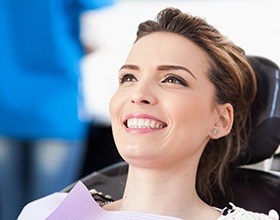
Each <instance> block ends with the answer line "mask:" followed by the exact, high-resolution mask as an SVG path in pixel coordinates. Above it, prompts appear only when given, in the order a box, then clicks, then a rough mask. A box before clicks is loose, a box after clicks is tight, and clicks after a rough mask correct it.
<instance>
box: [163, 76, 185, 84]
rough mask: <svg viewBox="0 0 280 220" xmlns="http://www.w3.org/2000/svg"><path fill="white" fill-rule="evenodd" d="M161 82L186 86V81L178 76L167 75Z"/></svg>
mask: <svg viewBox="0 0 280 220" xmlns="http://www.w3.org/2000/svg"><path fill="white" fill-rule="evenodd" d="M162 83H172V84H178V85H182V86H188V83H187V82H186V81H185V80H184V79H183V78H182V77H180V76H167V77H166V78H165V79H164V80H163V81H162Z"/></svg>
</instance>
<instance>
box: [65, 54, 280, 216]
mask: <svg viewBox="0 0 280 220" xmlns="http://www.w3.org/2000/svg"><path fill="white" fill-rule="evenodd" d="M248 58H249V60H250V63H251V65H252V66H253V68H254V70H255V72H256V76H257V81H258V92H257V97H256V100H255V102H254V104H253V106H252V109H251V112H252V133H251V135H250V137H249V146H248V147H249V148H248V149H247V150H246V151H244V152H242V154H241V155H240V157H239V158H238V160H237V161H236V165H237V166H236V168H235V169H233V170H232V171H231V174H230V175H229V176H230V181H229V183H230V188H231V189H232V194H233V199H232V198H231V199H229V198H226V197H224V196H223V195H221V194H220V193H218V192H217V193H215V190H214V189H213V192H214V195H215V196H214V204H213V205H214V206H216V207H225V206H227V204H228V202H233V203H234V204H235V205H237V206H240V207H244V208H245V209H247V210H251V211H256V212H264V213H267V212H268V211H269V210H270V209H272V208H273V209H275V210H277V211H278V213H280V172H279V175H277V174H272V173H270V172H265V171H260V170H253V169H248V168H242V167H240V166H239V165H246V164H252V163H256V162H260V161H263V160H265V159H267V158H270V157H271V156H272V155H273V154H274V153H275V151H276V149H277V148H278V146H279V145H280V91H279V90H280V81H279V68H278V66H277V65H276V64H275V63H273V62H271V61H270V60H268V59H265V58H262V57H253V56H252V57H248ZM127 170H128V165H127V164H126V163H125V162H119V163H116V164H114V165H111V166H108V167H107V168H104V169H101V170H100V171H98V172H94V173H92V174H90V175H88V176H86V177H84V178H83V179H81V181H82V182H84V183H85V185H86V186H87V187H88V188H89V189H91V188H95V189H96V190H98V191H101V192H103V193H106V194H110V195H111V196H112V197H113V199H119V198H121V196H122V193H123V190H124V186H125V181H126V174H127ZM72 186H73V185H71V186H69V187H67V188H66V189H64V191H69V190H70V189H71V188H72Z"/></svg>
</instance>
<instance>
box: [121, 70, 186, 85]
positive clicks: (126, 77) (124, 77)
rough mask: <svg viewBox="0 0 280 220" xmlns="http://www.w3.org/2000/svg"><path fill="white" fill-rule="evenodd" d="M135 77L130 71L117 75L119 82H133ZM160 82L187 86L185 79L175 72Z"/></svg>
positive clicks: (135, 79) (135, 80)
mask: <svg viewBox="0 0 280 220" xmlns="http://www.w3.org/2000/svg"><path fill="white" fill-rule="evenodd" d="M137 81H138V80H137V78H136V76H135V75H134V74H131V73H120V75H119V83H120V84H124V83H134V82H137ZM160 82H161V83H166V84H171V85H173V84H174V85H181V86H184V87H189V84H188V83H187V81H186V80H185V79H184V78H182V77H181V76H178V75H176V74H168V75H166V76H165V77H164V79H163V80H161V81H160Z"/></svg>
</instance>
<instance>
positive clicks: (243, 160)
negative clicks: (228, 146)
mask: <svg viewBox="0 0 280 220" xmlns="http://www.w3.org/2000/svg"><path fill="white" fill-rule="evenodd" d="M248 59H249V62H250V64H251V65H252V67H253V69H254V71H255V74H256V78H257V95H256V98H255V101H254V103H253V104H252V107H251V115H252V125H251V131H252V132H251V134H250V136H249V145H248V148H247V149H246V150H244V151H243V152H241V154H240V157H239V158H238V159H237V165H245V164H252V163H257V162H261V161H263V160H265V159H267V158H270V157H271V156H273V154H274V153H275V151H276V150H277V148H278V146H279V145H280V79H279V77H280V71H279V67H278V66H277V65H276V64H275V63H274V62H272V61H270V60H268V59H266V58H263V57H257V56H248Z"/></svg>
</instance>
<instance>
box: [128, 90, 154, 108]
mask: <svg viewBox="0 0 280 220" xmlns="http://www.w3.org/2000/svg"><path fill="white" fill-rule="evenodd" d="M131 102H132V103H134V104H138V105H154V104H155V103H156V96H155V94H154V92H153V90H152V88H148V87H145V86H143V87H138V88H135V90H134V91H133V93H132V94H131Z"/></svg>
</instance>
